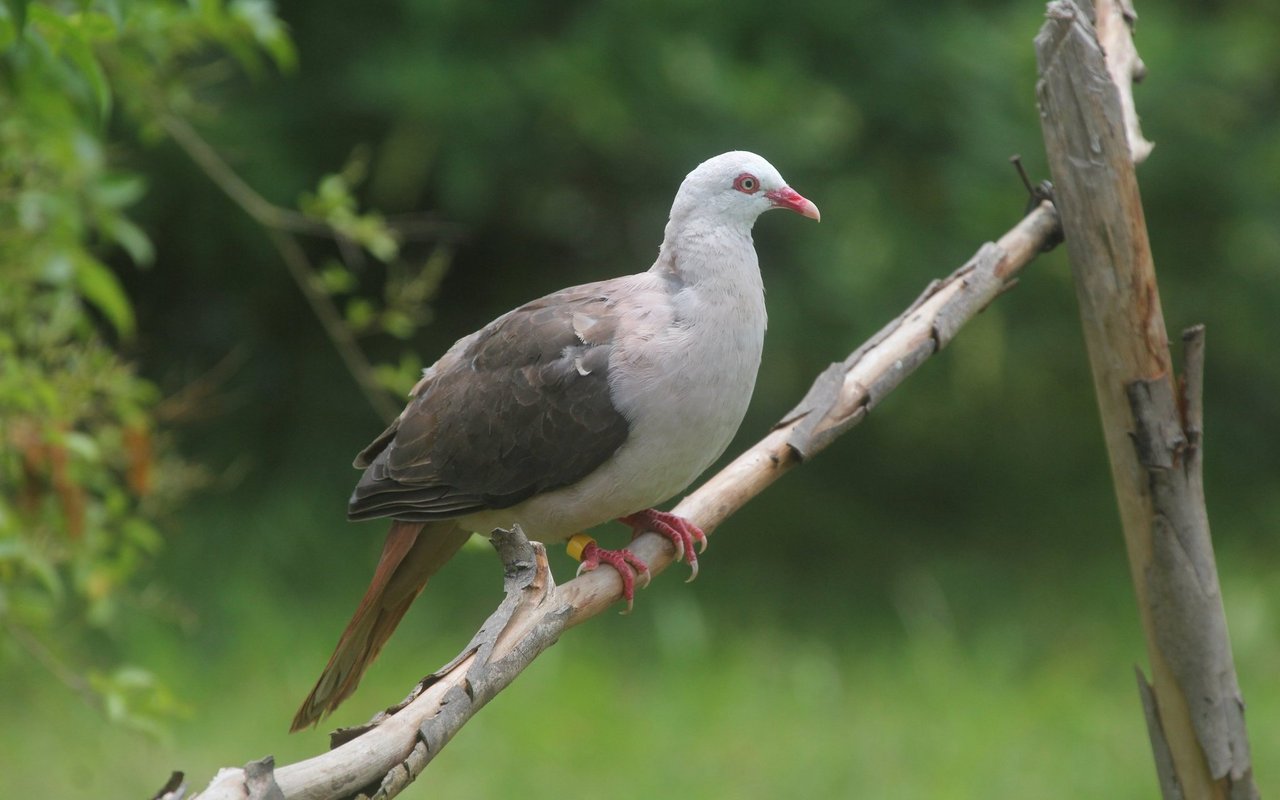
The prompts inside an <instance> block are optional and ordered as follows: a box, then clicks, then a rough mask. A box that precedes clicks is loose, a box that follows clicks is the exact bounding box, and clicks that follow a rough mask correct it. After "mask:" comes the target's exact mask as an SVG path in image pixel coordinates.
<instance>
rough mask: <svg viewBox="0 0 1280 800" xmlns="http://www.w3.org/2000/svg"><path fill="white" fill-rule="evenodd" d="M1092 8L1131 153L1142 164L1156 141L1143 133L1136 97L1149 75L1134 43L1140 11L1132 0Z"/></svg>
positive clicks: (1101, 1)
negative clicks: (1135, 91) (1137, 85)
mask: <svg viewBox="0 0 1280 800" xmlns="http://www.w3.org/2000/svg"><path fill="white" fill-rule="evenodd" d="M1093 9H1094V19H1095V22H1094V27H1095V28H1096V29H1097V31H1098V42H1099V44H1101V45H1102V50H1103V53H1105V54H1106V59H1107V72H1108V73H1109V74H1110V75H1111V82H1112V83H1114V84H1115V86H1116V89H1117V90H1118V91H1119V92H1120V110H1121V112H1122V113H1123V114H1124V129H1125V136H1126V138H1127V139H1128V141H1129V156H1130V158H1132V159H1133V163H1134V164H1141V163H1142V162H1143V161H1146V160H1147V156H1149V155H1151V150H1152V148H1154V147H1155V144H1154V143H1152V142H1149V141H1147V140H1146V138H1145V137H1143V135H1142V126H1141V125H1140V124H1139V123H1138V107H1137V105H1136V104H1135V103H1134V101H1133V85H1134V84H1135V83H1141V82H1142V79H1143V78H1145V77H1146V76H1147V65H1146V64H1143V63H1142V58H1141V57H1140V56H1139V55H1138V48H1136V47H1134V45H1133V28H1134V26H1135V25H1136V24H1137V22H1138V12H1137V11H1134V10H1133V2H1132V0H1095V2H1094V7H1093Z"/></svg>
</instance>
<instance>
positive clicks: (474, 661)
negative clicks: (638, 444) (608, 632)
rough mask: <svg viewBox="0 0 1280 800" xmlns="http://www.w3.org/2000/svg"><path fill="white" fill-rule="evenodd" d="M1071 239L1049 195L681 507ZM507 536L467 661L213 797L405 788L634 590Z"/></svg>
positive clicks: (823, 379) (882, 377)
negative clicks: (489, 610) (546, 655)
mask: <svg viewBox="0 0 1280 800" xmlns="http://www.w3.org/2000/svg"><path fill="white" fill-rule="evenodd" d="M1060 235H1061V228H1060V227H1059V224H1058V215H1057V211H1056V210H1055V209H1054V207H1053V205H1052V204H1051V203H1049V202H1047V201H1046V202H1041V203H1040V204H1039V205H1037V206H1036V207H1035V208H1034V209H1032V210H1031V212H1030V213H1029V214H1027V216H1026V217H1024V218H1023V219H1022V221H1020V222H1019V223H1018V224H1017V225H1016V226H1015V227H1014V228H1013V229H1011V230H1010V231H1009V232H1008V233H1006V234H1005V235H1004V236H1003V237H1001V238H1000V240H999V241H998V242H994V243H990V242H989V243H987V244H984V245H983V246H982V247H981V248H980V249H979V250H978V252H977V254H975V255H974V257H973V258H971V259H970V260H969V261H968V262H967V263H966V264H964V266H962V267H960V268H959V269H958V270H956V271H955V272H954V273H952V274H951V276H950V277H948V278H946V279H945V280H941V281H935V282H933V283H932V284H930V285H929V286H928V288H926V289H925V291H924V293H923V294H921V295H920V297H919V298H918V299H917V300H916V301H915V302H914V303H913V304H912V305H911V306H910V307H909V308H908V309H907V310H906V311H904V312H903V313H902V314H901V315H899V316H898V317H897V318H896V319H895V320H893V321H892V322H890V323H889V324H888V325H886V326H885V327H884V328H883V329H881V331H880V332H879V333H877V334H876V335H875V336H874V337H872V338H871V339H870V340H869V341H868V342H867V343H866V344H864V345H863V346H862V347H859V348H858V349H857V350H856V351H854V352H853V353H852V354H851V355H850V356H849V357H848V358H847V359H845V360H844V361H842V362H838V363H835V364H832V365H831V366H830V367H829V368H828V369H827V370H826V371H824V372H823V373H822V374H821V375H820V376H819V377H818V379H817V380H816V381H815V382H814V385H813V386H812V388H810V390H809V392H808V394H807V395H806V396H805V397H804V399H803V400H802V401H801V402H800V404H799V405H797V406H796V408H795V409H793V410H792V411H791V412H790V413H788V414H787V415H786V416H785V417H783V419H782V420H781V421H780V422H779V423H778V424H777V425H775V426H774V428H773V430H772V431H771V432H770V433H769V434H768V435H767V436H765V437H764V439H762V440H761V441H760V442H758V443H757V444H755V445H754V446H753V447H751V448H750V449H748V450H747V451H746V452H744V453H743V454H742V455H740V456H739V457H738V458H737V459H735V460H734V461H733V462H732V463H731V464H729V465H728V466H727V467H725V468H724V469H723V470H721V471H720V472H719V473H718V474H716V475H715V476H714V477H712V478H711V479H710V480H708V481H707V482H706V483H704V484H702V486H700V487H699V488H698V489H697V490H696V491H694V492H693V493H691V494H690V495H688V496H687V497H685V499H684V500H683V501H682V502H681V503H680V504H679V505H678V506H677V507H676V508H675V513H677V514H680V515H681V516H684V517H686V518H688V519H690V520H692V521H693V522H695V523H696V524H697V525H699V526H700V527H701V528H702V529H703V530H704V531H705V532H707V533H708V534H710V533H711V532H712V531H713V530H714V529H715V528H716V527H717V526H718V525H720V523H722V522H723V521H724V520H725V519H726V518H728V517H729V516H730V515H731V514H733V513H734V512H735V511H737V510H738V509H739V508H741V507H742V506H743V505H744V504H745V503H746V502H747V501H748V500H750V499H751V498H752V497H755V496H756V495H757V494H759V493H760V492H762V491H764V489H765V488H767V487H768V486H769V484H771V483H773V481H775V480H777V479H778V478H779V477H780V476H781V475H782V474H783V473H785V472H787V471H789V470H790V469H792V468H793V467H795V466H797V465H798V464H800V463H802V461H804V460H807V459H809V458H812V457H813V456H814V455H816V454H817V453H818V452H820V451H821V450H822V449H823V448H825V447H826V446H827V445H828V444H830V443H831V442H832V441H833V440H834V439H835V438H836V437H837V436H839V435H840V434H841V433H844V432H845V431H847V430H848V429H849V428H850V427H852V426H853V425H855V424H857V423H858V422H860V421H861V420H862V419H863V418H865V417H866V415H867V412H868V411H870V410H871V409H872V408H874V407H875V406H876V404H877V403H879V402H880V400H881V399H882V398H883V397H884V396H885V395H886V394H888V393H889V392H890V391H892V390H893V388H894V387H896V386H897V385H898V384H899V383H901V381H902V380H903V379H904V378H905V377H906V376H907V375H909V374H911V373H912V372H913V371H914V370H915V369H916V368H917V367H919V366H920V364H921V363H923V362H924V361H925V360H926V359H927V358H928V357H929V356H930V355H932V354H934V353H936V352H937V351H938V350H940V349H941V348H943V347H945V346H946V345H947V343H948V342H950V341H951V339H952V338H953V337H954V336H955V335H956V333H957V332H958V331H959V329H960V328H961V327H962V326H963V325H964V324H965V323H966V322H967V321H969V320H970V319H972V318H973V317H974V316H975V315H977V314H978V312H980V311H982V309H984V308H985V307H986V306H987V304H988V303H990V302H991V301H992V300H994V299H995V298H996V297H997V296H998V295H999V294H1000V293H1001V292H1003V291H1005V290H1006V289H1008V288H1009V287H1010V286H1011V285H1012V282H1013V279H1014V276H1016V275H1017V273H1018V272H1019V270H1021V269H1022V268H1023V267H1024V266H1026V265H1027V264H1028V263H1030V262H1031V261H1032V260H1033V259H1034V258H1035V256H1036V255H1037V254H1039V253H1040V252H1041V251H1042V250H1043V249H1045V248H1046V247H1047V246H1051V245H1052V244H1053V243H1055V242H1056V241H1057V240H1058V237H1059V236H1060ZM494 541H495V545H496V546H497V547H498V549H499V553H500V554H501V555H502V557H503V562H504V564H505V565H506V567H507V580H506V590H507V597H506V599H505V600H504V601H503V603H502V605H501V606H500V607H499V608H498V610H497V611H495V612H494V613H493V614H492V615H491V616H490V617H489V619H488V620H487V621H486V622H485V624H484V626H483V627H482V628H481V629H480V631H479V632H478V633H477V634H476V636H475V637H474V638H473V639H472V641H471V643H470V644H468V645H467V647H466V648H465V649H464V650H463V651H462V652H461V653H460V654H459V655H458V656H457V658H455V659H454V660H453V661H451V662H450V663H449V664H447V665H445V666H444V667H442V668H441V669H440V670H438V671H437V672H435V673H433V674H431V675H429V676H427V677H426V678H424V679H423V680H422V681H421V682H420V683H419V684H418V685H417V686H416V687H415V688H414V690H413V692H412V693H411V694H410V695H409V697H408V698H406V699H405V700H404V702H402V703H401V704H400V705H398V706H395V707H393V708H391V709H388V710H387V711H385V712H383V713H381V714H379V715H378V716H376V717H375V718H374V719H373V720H371V721H370V722H369V724H367V725H364V726H361V727H359V728H354V729H347V730H341V731H338V732H336V733H335V734H334V735H333V742H332V743H333V745H334V749H332V750H330V751H329V752H327V753H324V754H322V755H319V756H315V757H314V758H310V759H307V760H305V761H300V762H298V763H295V764H289V765H286V766H282V767H278V768H275V769H274V771H272V770H271V769H270V767H269V766H268V765H266V762H265V760H264V761H255V762H251V764H250V765H249V766H250V767H251V769H240V768H228V769H223V770H221V771H220V772H219V773H218V775H217V776H216V777H215V778H214V779H213V781H212V782H211V783H210V784H209V786H208V788H207V789H206V790H205V791H204V792H203V793H202V794H201V795H200V797H202V798H205V799H206V800H214V799H215V798H236V800H244V798H273V799H274V800H279V799H280V798H286V799H287V800H330V799H331V798H347V797H368V798H374V799H376V800H383V799H384V798H391V797H394V796H395V795H396V794H398V793H399V792H400V791H401V790H402V789H404V787H405V786H407V785H408V784H409V783H410V782H412V781H413V779H414V778H415V777H417V775H418V774H419V773H420V772H421V771H422V769H423V768H425V767H426V765H427V764H428V763H429V762H430V761H431V759H432V758H434V757H435V755H436V753H438V752H439V751H440V749H441V748H443V747H444V745H445V744H447V743H448V741H449V740H450V739H451V738H452V737H453V735H454V734H456V733H457V732H458V730H459V729H461V727H462V726H463V725H464V724H465V723H466V721H467V720H468V719H470V718H471V717H472V716H473V715H474V714H475V712H476V711H478V710H479V709H480V708H481V707H482V706H483V705H484V704H485V703H487V702H488V701H489V700H490V699H492V698H493V697H494V696H495V695H496V694H497V693H498V692H500V691H502V689H504V688H506V686H507V685H509V684H510V683H511V682H512V681H513V680H515V678H516V677H517V676H519V674H520V672H521V671H522V670H523V669H524V668H525V667H526V666H528V665H529V663H531V662H532V661H533V659H534V658H536V657H537V656H538V654H539V653H541V652H542V651H543V650H545V649H546V648H548V647H550V646H551V645H552V644H554V643H555V642H556V640H557V639H558V638H559V637H560V635H561V634H562V633H563V632H564V631H565V630H567V629H568V628H570V627H572V626H574V625H577V624H578V623H581V622H584V621H586V620H587V619H590V618H591V617H593V616H595V615H597V614H599V613H601V612H602V611H604V610H605V609H606V608H608V607H609V606H610V605H612V604H614V603H616V602H617V601H618V600H619V599H620V597H621V593H622V582H621V580H620V579H619V578H618V576H617V574H616V573H615V572H614V571H613V570H596V571H594V572H589V573H586V574H584V575H582V576H581V577H578V578H575V579H574V580H572V581H569V582H568V583H566V584H564V585H563V586H556V585H555V582H554V580H553V579H552V576H551V573H550V570H549V569H548V568H547V561H546V553H545V551H544V550H543V549H542V546H541V545H539V544H537V543H532V544H530V543H529V542H527V541H526V540H525V539H524V535H523V534H522V533H520V532H519V531H514V532H510V533H508V532H495V538H494ZM629 548H630V549H631V550H633V551H635V553H636V554H637V555H639V556H640V557H641V558H643V559H644V560H645V561H646V562H648V564H649V566H650V569H651V571H652V573H653V574H654V575H657V574H658V573H659V572H662V571H663V570H664V569H666V568H667V567H668V566H670V564H671V563H672V560H673V558H674V554H675V551H674V548H673V547H672V545H671V543H670V542H669V541H668V540H666V539H664V538H662V537H660V536H657V535H656V534H652V533H646V534H643V535H642V536H640V537H638V538H637V539H635V541H633V542H632V543H631V544H630V545H629ZM264 768H265V771H266V773H267V779H265V780H264ZM251 778H252V780H251ZM172 796H173V797H175V798H176V797H179V796H180V795H177V794H174V795H172Z"/></svg>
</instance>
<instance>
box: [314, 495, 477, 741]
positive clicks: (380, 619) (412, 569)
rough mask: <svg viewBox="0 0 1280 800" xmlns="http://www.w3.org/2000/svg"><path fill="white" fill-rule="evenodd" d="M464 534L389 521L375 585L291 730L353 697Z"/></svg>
mask: <svg viewBox="0 0 1280 800" xmlns="http://www.w3.org/2000/svg"><path fill="white" fill-rule="evenodd" d="M468 536H470V533H468V532H466V531H464V530H462V529H461V528H459V527H458V526H457V525H456V524H454V523H453V522H452V521H444V522H428V523H425V524H424V523H421V522H400V521H394V522H392V523H391V530H390V531H389V532H388V533H387V542H386V544H385V545H383V547H382V557H381V558H379V559H378V568H377V570H376V571H375V572H374V573H373V581H372V582H371V583H370V584H369V589H368V590H367V591H366V592H365V594H364V599H363V600H361V601H360V606H359V608H357V609H356V613H355V615H354V616H353V617H352V618H351V621H350V622H349V623H347V629H346V630H344V631H343V632H342V638H340V639H339V640H338V646H337V647H336V648H334V651H333V655H332V656H330V658H329V663H328V664H326V665H325V668H324V671H323V672H321V673H320V678H319V680H317V681H316V685H315V688H313V689H312V690H311V694H309V695H307V699H306V700H304V701H302V707H301V708H299V709H298V713H297V714H296V715H294V717H293V726H292V727H291V728H290V729H289V730H290V732H293V731H298V730H301V729H303V728H305V727H307V726H309V725H314V724H316V723H317V722H319V721H320V719H321V718H322V717H324V716H325V715H327V714H329V713H330V712H332V711H333V710H334V709H335V708H337V707H338V706H339V705H340V704H341V703H342V701H343V700H346V699H347V698H348V697H350V696H351V693H352V692H354V691H355V690H356V686H358V685H359V684H360V678H361V676H363V675H364V671H365V670H366V669H368V668H369V665H370V664H372V663H373V660H374V659H375V658H377V657H378V652H379V651H380V650H382V645H384V644H386V641H387V639H389V638H391V634H392V632H393V631H395V629H396V625H397V624H398V623H399V622H400V618H401V617H403V616H404V613H405V612H406V611H408V610H409V606H410V604H412V603H413V601H414V598H416V597H417V596H418V595H419V594H420V593H421V592H422V588H423V587H424V586H426V585H427V579H428V578H430V577H431V576H432V575H434V574H435V573H436V570H438V569H440V567H441V566H443V565H444V563H445V562H446V561H448V560H449V559H450V558H452V557H453V554H454V553H456V552H458V548H460V547H462V544H463V543H464V542H465V541H466V540H467V537H468Z"/></svg>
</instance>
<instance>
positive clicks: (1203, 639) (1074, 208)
mask: <svg viewBox="0 0 1280 800" xmlns="http://www.w3.org/2000/svg"><path fill="white" fill-rule="evenodd" d="M1128 10H1129V12H1130V13H1131V12H1132V9H1131V8H1129V9H1128ZM1047 17H1048V20H1047V22H1046V23H1045V25H1044V27H1043V28H1042V29H1041V31H1040V34H1039V36H1037V37H1036V53H1037V57H1038V60H1039V65H1040V76H1041V79H1040V82H1039V85H1038V87H1037V92H1038V94H1039V100H1040V109H1041V114H1040V117H1041V125H1042V128H1043V131H1044V138H1045V147H1046V150H1047V154H1048V161H1049V168H1050V172H1051V174H1052V175H1053V180H1054V185H1055V195H1056V200H1057V203H1058V207H1059V208H1060V209H1061V212H1062V224H1063V229H1064V232H1065V234H1066V242H1067V253H1068V256H1069V258H1070V261H1071V268H1072V274H1073V276H1074V279H1075V284H1076V294H1077V297H1078V299H1079V302H1080V314H1081V321H1082V323H1083V326H1084V333H1085V343H1086V346H1087V347H1088V351H1089V362H1090V366H1091V368H1092V371H1093V380H1094V387H1095V390H1096V394H1097V398H1098V406H1099V410H1100V412H1101V416H1102V425H1103V433H1104V436H1105V439H1106V444H1107V451H1108V455H1109V456H1110V460H1111V471H1112V480H1113V482H1114V484H1115V488H1116V496H1117V499H1118V502H1119V506H1120V517H1121V522H1122V525H1123V529H1124V537H1125V543H1126V546H1127V550H1128V555H1129V566H1130V572H1131V576H1132V580H1133V584H1134V587H1135V589H1136V595H1137V600H1138V606H1139V610H1140V613H1141V617H1142V624H1143V629H1144V631H1145V633H1146V641H1147V652H1148V656H1149V659H1150V666H1151V673H1152V680H1151V682H1150V684H1149V685H1147V684H1145V680H1144V689H1143V691H1142V696H1143V701H1144V707H1145V708H1146V711H1147V719H1148V721H1149V722H1150V723H1151V724H1152V725H1155V726H1157V727H1156V728H1153V729H1152V730H1151V731H1150V733H1151V740H1152V745H1153V748H1154V752H1155V756H1156V762H1157V767H1158V771H1159V772H1160V780H1161V786H1162V789H1163V791H1164V793H1165V796H1166V798H1171V797H1183V796H1185V797H1191V798H1227V797H1231V798H1237V797H1245V798H1247V797H1256V796H1257V789H1256V787H1255V786H1254V784H1253V778H1252V767H1251V765H1250V759H1249V749H1248V743H1247V736H1246V733H1245V727H1244V716H1243V703H1242V701H1241V699H1240V692H1239V687H1238V686H1237V684H1236V678H1235V669H1234V666H1233V664H1232V658H1231V647H1230V641H1229V639H1228V637H1227V630H1226V618H1225V614H1224V612H1223V607H1222V598H1221V596H1220V594H1219V591H1218V581H1217V572H1216V568H1215V566H1214V563H1213V548H1212V544H1211V542H1210V539H1209V526H1208V516H1207V513H1206V512H1205V507H1204V493H1203V487H1202V485H1201V483H1200V477H1199V463H1200V457H1199V454H1198V450H1199V435H1200V434H1199V431H1200V427H1201V422H1200V420H1199V414H1200V408H1201V401H1200V396H1201V393H1200V381H1201V378H1200V376H1201V374H1202V366H1201V359H1202V354H1203V348H1202V346H1201V344H1200V342H1199V340H1198V339H1197V338H1196V337H1195V336H1193V337H1192V342H1191V344H1190V347H1189V348H1188V352H1189V353H1190V354H1191V357H1192V363H1191V364H1190V365H1189V368H1188V370H1187V373H1188V376H1189V380H1187V381H1186V384H1185V389H1184V393H1183V395H1182V398H1183V401H1182V403H1181V406H1182V409H1186V410H1187V411H1189V412H1190V413H1189V414H1188V415H1187V416H1186V418H1185V419H1184V417H1183V413H1182V409H1180V408H1179V405H1180V404H1179V402H1178V396H1177V395H1175V391H1174V383H1173V375H1172V367H1171V363H1170V361H1171V359H1170V355H1169V345H1168V338H1167V334H1166V331H1165V324H1164V316H1163V313H1162V311H1161V308H1160V294H1159V290H1158V287H1157V285H1156V278H1155V267H1154V264H1153V262H1152V258H1151V249H1150V244H1149V242H1148V240H1147V229H1146V221H1145V218H1144V216H1143V209H1142V202H1141V199H1140V197H1139V193H1138V183H1137V178H1136V176H1135V174H1134V164H1133V157H1132V154H1131V150H1130V146H1129V141H1127V138H1126V132H1125V115H1124V112H1123V107H1122V102H1121V97H1120V92H1119V91H1118V90H1117V88H1116V86H1115V85H1114V84H1113V83H1112V79H1111V77H1110V74H1109V73H1108V70H1107V66H1106V64H1105V63H1104V59H1103V53H1102V50H1101V49H1100V47H1099V44H1098V41H1097V38H1096V37H1095V33H1094V29H1093V26H1092V25H1091V23H1090V17H1089V9H1087V8H1085V7H1082V6H1081V5H1079V4H1078V2H1076V1H1075V0H1055V2H1051V3H1049V6H1048V13H1047ZM1193 415H1194V416H1193ZM1170 765H1171V767H1170Z"/></svg>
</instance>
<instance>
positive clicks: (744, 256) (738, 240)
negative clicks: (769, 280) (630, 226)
mask: <svg viewBox="0 0 1280 800" xmlns="http://www.w3.org/2000/svg"><path fill="white" fill-rule="evenodd" d="M751 227H752V226H751V224H750V223H743V224H740V225H734V224H729V225H726V224H725V223H724V221H723V220H717V221H715V222H714V223H713V222H712V221H710V220H703V219H700V218H698V217H685V218H683V219H676V218H673V219H672V220H671V221H670V222H668V223H667V229H666V236H665V237H664V238H663V240H662V247H661V249H660V250H659V252H658V260H657V262H655V263H654V265H653V268H652V269H651V270H650V271H651V272H656V273H659V274H662V275H666V276H670V277H671V278H673V279H675V280H677V281H678V282H680V283H682V284H685V285H688V286H699V287H702V288H707V289H712V288H714V289H729V288H731V287H736V288H737V289H738V290H739V291H741V290H743V289H747V288H754V287H756V286H760V269H759V265H758V262H757V261H756V250H755V246H754V244H753V243H752V241H751ZM761 290H763V287H761Z"/></svg>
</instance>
